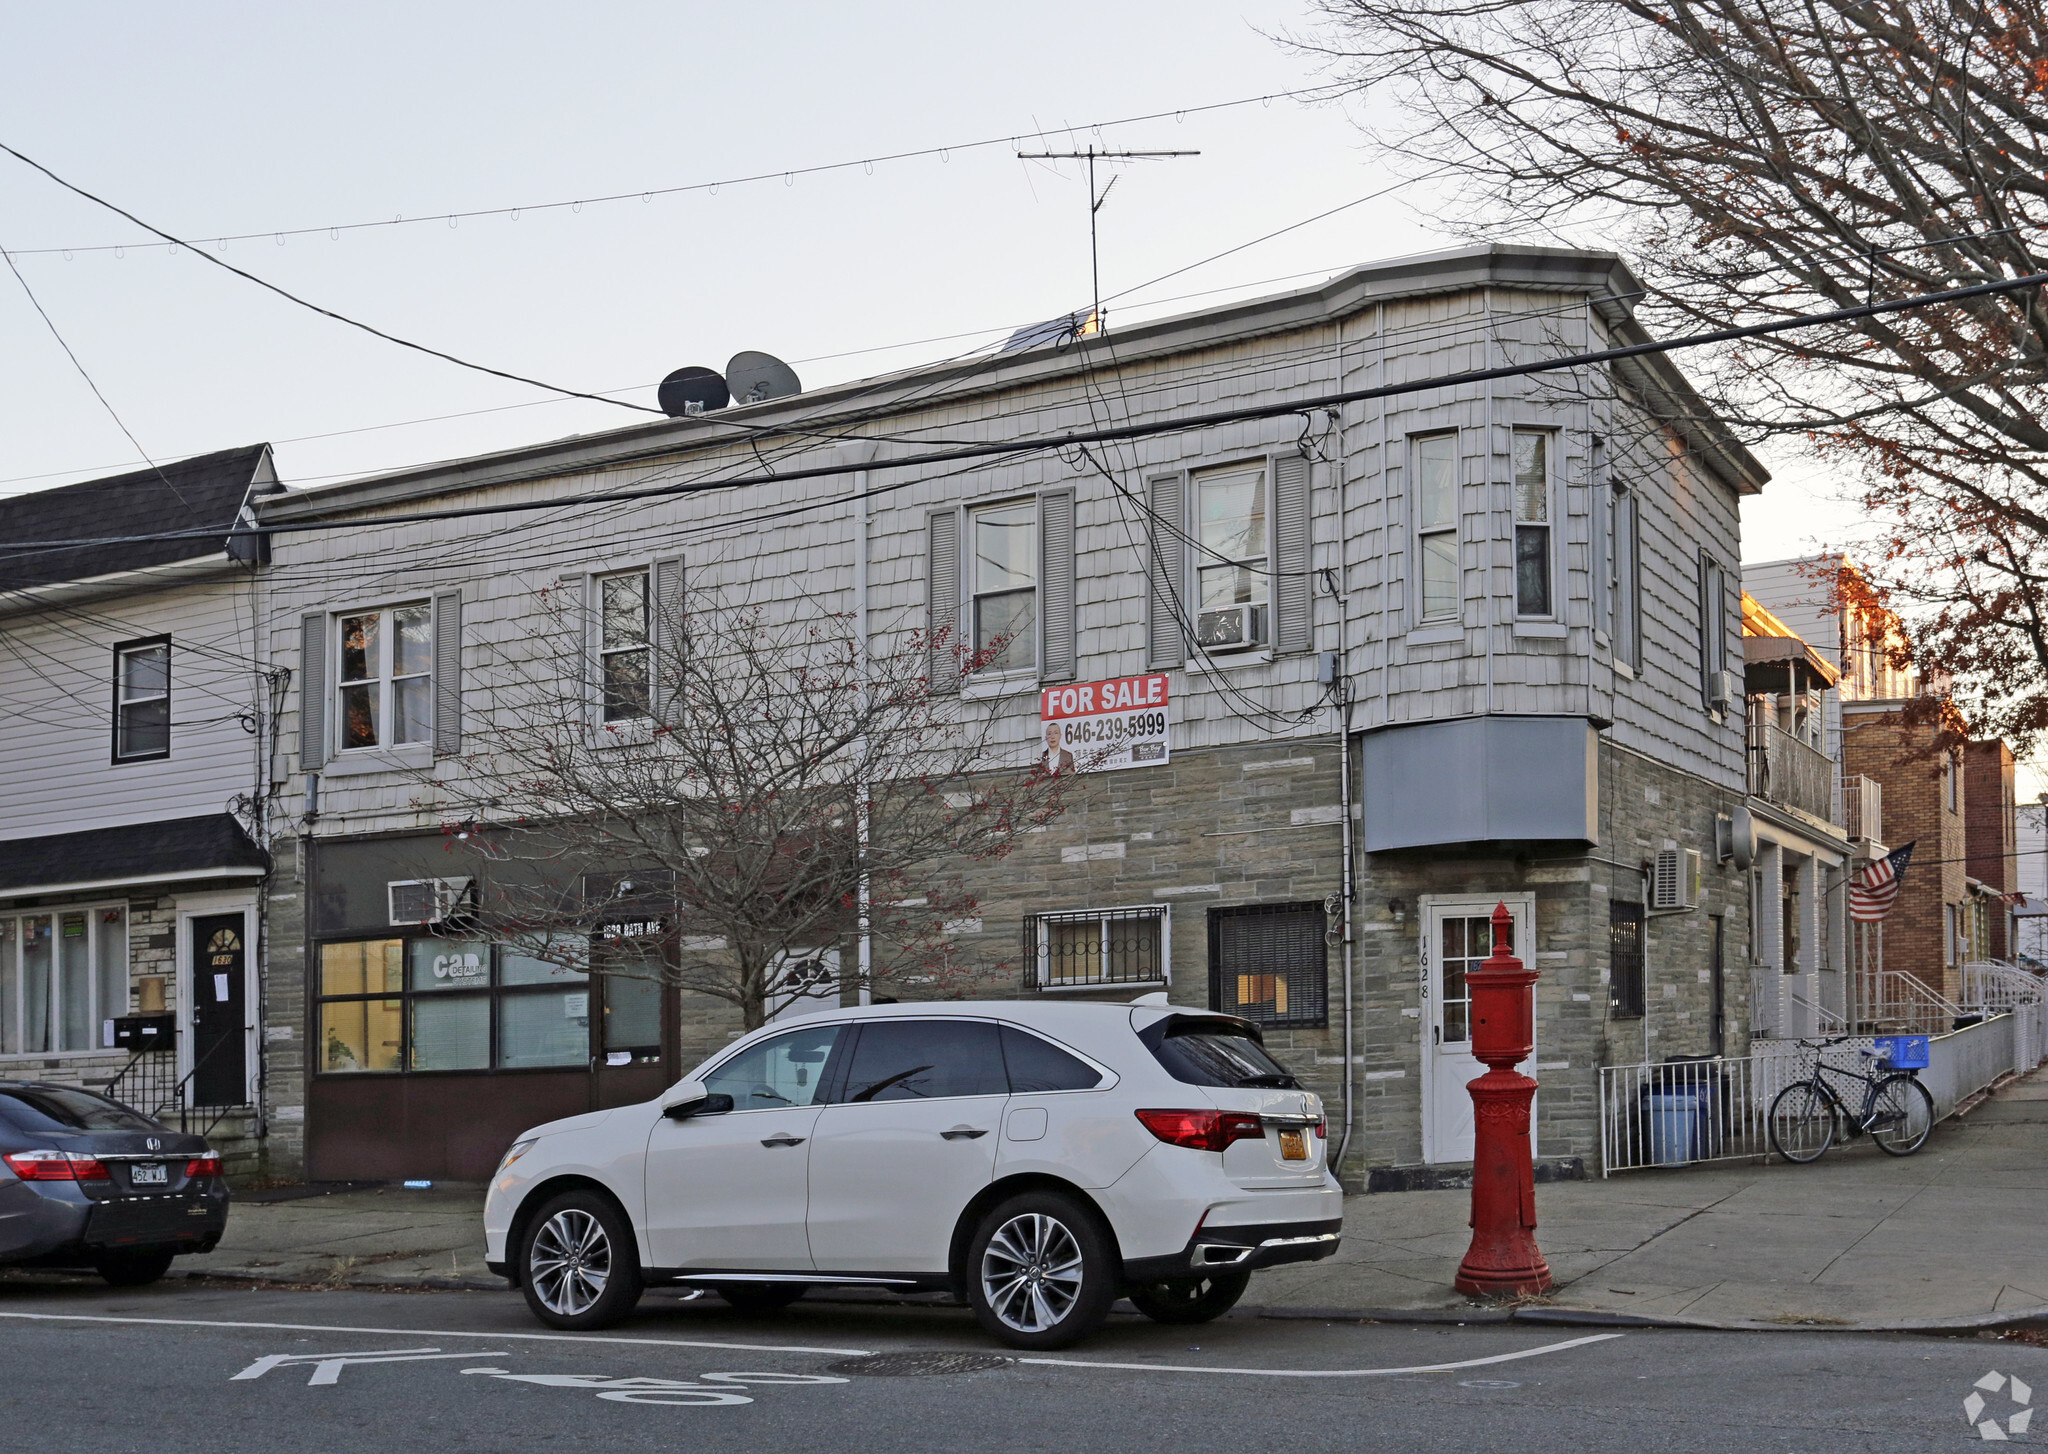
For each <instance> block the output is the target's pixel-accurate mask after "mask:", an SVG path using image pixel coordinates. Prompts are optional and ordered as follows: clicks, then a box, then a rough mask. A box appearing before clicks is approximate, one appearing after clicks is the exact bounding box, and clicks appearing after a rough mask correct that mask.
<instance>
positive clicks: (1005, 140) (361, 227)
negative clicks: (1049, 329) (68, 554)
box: [22, 85, 1349, 257]
mask: <svg viewBox="0 0 2048 1454" xmlns="http://www.w3.org/2000/svg"><path fill="white" fill-rule="evenodd" d="M1347 89H1349V88H1348V87H1345V86H1341V85H1324V86H1305V87H1302V88H1301V89H1299V90H1294V91H1275V92H1272V93H1271V94H1269V95H1265V96H1242V97H1239V98H1238V99H1237V100H1234V101H1212V102H1209V103H1208V104H1206V105H1202V106H1183V107H1180V108H1178V109H1177V110H1173V111H1153V112H1149V113H1147V114H1145V115H1142V116H1123V117H1118V118H1117V119H1115V120H1113V121H1089V122H1083V123H1081V124H1080V125H1079V126H1065V127H1056V128H1055V131H1056V132H1064V133H1067V134H1072V133H1073V132H1075V131H1097V132H1099V131H1100V130H1102V128H1104V127H1106V126H1136V125H1138V124H1140V123H1142V122H1146V121H1164V120H1165V119H1166V118H1168V117H1174V118H1176V119H1181V118H1185V117H1189V116H1199V115H1202V114H1204V113H1205V112H1210V111H1229V110H1233V109H1235V108H1237V107H1241V106H1252V105H1263V104H1266V103H1269V102H1273V101H1289V100H1295V99H1298V98H1300V97H1303V96H1323V95H1334V94H1338V93H1341V92H1342V91H1344V90H1347ZM1032 136H1036V137H1037V138H1038V139H1039V140H1040V141H1041V143H1042V142H1043V140H1044V136H1045V132H1044V130H1043V129H1042V128H1035V129H1034V130H1033V131H1032V132H1031V133H1028V134H1027V133H1016V134H1012V135H1009V136H992V137H984V138H982V139H981V140H979V141H960V142H952V143H950V144H948V145H945V146H927V147H919V148H917V149H915V150H911V151H899V152H887V153H884V154H882V155H878V156H869V157H860V158H857V159H855V160H853V161H843V162H821V163H817V164H815V165H812V166H807V167H788V168H784V169H782V170H780V171H767V172H755V173H752V174H751V175H748V176H739V177H725V178H721V179H720V180H718V181H715V182H689V183H685V184H684V185H681V186H672V187H651V188H647V189H644V190H635V191H627V192H611V193H606V194H603V195H599V196H592V197H576V198H570V199H568V200H565V201H560V202H538V203H525V204H522V205H519V206H515V207H485V208H480V209H477V210H475V211H470V212H434V213H427V214H422V215H420V216H417V217H405V216H398V217H387V218H382V219H379V220H378V221H375V222H337V223H331V224H329V225H327V226H324V227H285V228H272V229H270V230H268V231H263V232H234V233H226V234H223V235H221V236H219V237H217V238H216V239H215V240H216V241H217V242H221V243H227V242H260V241H264V240H270V239H276V240H282V239H284V238H288V237H310V236H315V235H317V234H319V233H323V232H324V233H326V234H328V236H329V237H331V238H338V237H339V236H340V235H341V234H342V233H344V232H361V231H365V230H368V229H375V228H388V227H416V226H421V225H423V224H426V223H430V222H438V223H441V224H443V225H444V226H448V227H453V226H455V225H456V224H457V223H460V222H467V221H470V220H471V219H472V218H477V217H508V218H511V219H513V220H515V221H516V220H517V219H518V218H519V217H520V216H521V215H522V214H523V213H527V212H555V211H560V210H562V209H564V208H569V209H573V210H575V211H578V212H580V211H581V210H582V209H583V208H585V207H594V206H599V205H602V204H604V203H609V202H630V201H632V200H633V199H634V198H636V197H637V198H639V199H640V200H641V201H642V202H651V201H652V200H653V199H654V198H656V197H674V196H679V195H682V194H684V193H687V192H716V191H718V190H719V189H720V188H722V187H741V186H746V185H748V184H750V183H758V182H773V181H788V180H791V179H794V178H796V177H811V176H818V175H820V174H822V173H826V172H843V171H850V170H852V169H853V168H855V167H863V168H866V169H868V170H870V171H872V170H873V169H874V167H875V166H876V165H877V164H878V163H881V164H886V163H889V162H901V161H915V160H918V159H920V158H923V157H939V158H942V159H946V158H950V157H951V155H952V153H954V152H956V151H958V152H967V151H983V150H986V149H988V148H989V147H996V146H1005V147H1015V146H1018V145H1020V144H1022V143H1023V142H1025V141H1026V140H1029V139H1030V138H1031V137H1032ZM150 230H151V231H155V229H154V228H152V229H150ZM159 235H161V234H159ZM126 246H127V244H125V243H116V242H110V243H96V244H93V245H92V246H88V247H36V248H24V249H23V250H22V256H24V257H31V256H44V255H48V254H52V253H61V254H64V255H65V256H67V257H68V256H69V255H70V254H72V253H81V252H118V251H121V250H123V249H124V248H125V247H126Z"/></svg>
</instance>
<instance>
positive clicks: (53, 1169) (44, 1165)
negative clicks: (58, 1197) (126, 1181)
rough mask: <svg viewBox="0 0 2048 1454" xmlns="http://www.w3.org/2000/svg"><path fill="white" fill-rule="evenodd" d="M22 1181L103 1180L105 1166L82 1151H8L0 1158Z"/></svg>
mask: <svg viewBox="0 0 2048 1454" xmlns="http://www.w3.org/2000/svg"><path fill="white" fill-rule="evenodd" d="M0 1161H5V1162H6V1163H7V1169H8V1170H9V1171H12V1172H13V1173H14V1174H15V1175H16V1176H18V1177H20V1178H21V1179H22V1180H23V1181H105V1180H107V1179H108V1178H107V1165H106V1163H105V1162H104V1161H101V1160H100V1159H99V1158H98V1157H97V1156H88V1155H86V1154H85V1153H84V1152H82V1151H10V1152H8V1153H7V1154H6V1155H5V1156H0Z"/></svg>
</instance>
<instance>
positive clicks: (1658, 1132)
mask: <svg viewBox="0 0 2048 1454" xmlns="http://www.w3.org/2000/svg"><path fill="white" fill-rule="evenodd" d="M1648 1109H1649V1123H1650V1125H1649V1130H1650V1136H1649V1141H1650V1164H1651V1165H1652V1166H1683V1165H1684V1164H1685V1163H1686V1162H1688V1161H1693V1160H1696V1159H1697V1154H1696V1153H1697V1148H1698V1146H1699V1142H1700V1097H1699V1092H1698V1091H1696V1090H1694V1089H1693V1088H1692V1087H1690V1086H1688V1087H1686V1088H1685V1089H1684V1090H1669V1091H1652V1092H1651V1093H1650V1095H1649V1106H1648Z"/></svg>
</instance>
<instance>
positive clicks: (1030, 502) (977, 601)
mask: <svg viewBox="0 0 2048 1454" xmlns="http://www.w3.org/2000/svg"><path fill="white" fill-rule="evenodd" d="M1024 507H1029V509H1030V511H1031V519H1030V522H1029V524H1028V525H1027V526H1026V527H1025V528H1026V529H1028V530H1029V531H1030V532H1031V584H1030V585H1029V586H1028V587H1026V586H1010V587H1007V588H1005V589H1003V590H999V591H998V590H990V591H984V590H982V589H980V584H979V582H980V567H981V557H980V555H979V553H978V552H977V551H976V550H975V546H974V524H975V519H976V517H977V516H981V515H988V514H992V513H994V512H995V511H998V510H1016V509H1020V508H1024ZM1027 593H1028V594H1029V595H1030V597H1031V633H1030V636H1031V643H1030V644H1031V660H1030V661H1028V662H1025V663H1023V664H1021V665H1020V664H1018V663H1015V662H1010V663H998V662H996V661H991V662H989V663H988V664H986V665H984V666H980V667H977V668H975V670H974V671H972V672H970V673H969V674H968V677H967V679H968V680H969V681H1009V680H1018V681H1022V680H1031V681H1037V680H1038V679H1039V670H1040V668H1041V666H1042V665H1043V663H1044V659H1045V514H1044V509H1043V507H1042V506H1041V504H1040V502H1039V496H1038V495H1037V494H1036V493H1033V494H1029V495H1010V496H1007V497H1005V498H1003V499H1000V500H978V501H976V502H974V503H973V504H968V505H963V506H962V507H961V513H960V598H961V599H960V631H959V635H960V637H961V641H962V644H963V646H964V647H965V649H966V651H967V653H968V656H969V658H970V659H972V658H974V657H978V656H980V655H981V652H982V646H981V602H982V599H983V598H984V597H987V598H990V599H993V598H995V597H998V596H1022V595H1025V594H1027ZM1023 634H1024V633H1022V632H1019V633H1018V639H1021V638H1022V636H1023ZM1015 644H1016V642H1015V639H1013V640H1012V643H1011V646H1014V645H1015ZM1010 649H1011V647H1005V648H1004V654H1005V655H1007V654H1008V652H1009V651H1010Z"/></svg>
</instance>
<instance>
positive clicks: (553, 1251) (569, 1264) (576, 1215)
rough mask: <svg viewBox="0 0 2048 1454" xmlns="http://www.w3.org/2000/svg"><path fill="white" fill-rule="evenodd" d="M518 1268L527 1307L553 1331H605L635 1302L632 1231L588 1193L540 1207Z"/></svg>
mask: <svg viewBox="0 0 2048 1454" xmlns="http://www.w3.org/2000/svg"><path fill="white" fill-rule="evenodd" d="M521 1263H522V1268H521V1270H522V1272H523V1274H524V1275H523V1276H522V1278H521V1282H522V1283H523V1285H524V1287H525V1291H526V1303H527V1306H528V1307H529V1308H531V1309H532V1310H533V1312H534V1314H535V1316H537V1317H538V1318H539V1319H540V1320H541V1321H542V1322H544V1323H547V1324H550V1325H551V1326H553V1327H557V1328H602V1327H607V1326H609V1325H610V1324H612V1323H615V1322H617V1321H618V1320H619V1319H620V1318H622V1317H624V1316H625V1315H626V1314H627V1313H628V1312H630V1311H631V1310H632V1308H633V1305H634V1304H635V1303H637V1302H639V1301H640V1291H641V1282H640V1259H639V1256H638V1254H637V1253H636V1252H635V1250H634V1247H633V1233H632V1228H631V1227H629V1226H628V1225H627V1224H626V1220H625V1218H624V1217H623V1216H621V1215H620V1214H619V1211H618V1209H617V1208H616V1207H614V1206H613V1205H612V1204H611V1203H610V1202H609V1201H608V1200H606V1199H605V1198H603V1197H600V1196H598V1195H596V1194H595V1193H593V1192H569V1193H566V1194H565V1195H563V1196H559V1197H556V1198H555V1199H554V1200H553V1201H551V1202H549V1203H548V1204H547V1205H546V1206H545V1207H542V1208H541V1210H540V1214H539V1215H538V1216H537V1217H535V1218H534V1221H533V1230H532V1231H531V1232H530V1233H529V1234H528V1236H527V1241H526V1255H525V1257H524V1258H522V1259H521Z"/></svg>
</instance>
